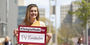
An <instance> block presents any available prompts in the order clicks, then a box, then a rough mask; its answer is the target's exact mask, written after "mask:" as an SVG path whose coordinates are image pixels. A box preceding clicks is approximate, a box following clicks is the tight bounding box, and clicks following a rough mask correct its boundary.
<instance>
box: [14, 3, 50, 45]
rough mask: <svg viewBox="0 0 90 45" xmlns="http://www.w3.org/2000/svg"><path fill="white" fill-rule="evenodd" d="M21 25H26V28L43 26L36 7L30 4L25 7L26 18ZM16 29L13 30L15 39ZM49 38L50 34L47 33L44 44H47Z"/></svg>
mask: <svg viewBox="0 0 90 45" xmlns="http://www.w3.org/2000/svg"><path fill="white" fill-rule="evenodd" d="M21 25H27V26H45V24H44V23H43V22H41V21H39V10H38V7H37V5H35V4H30V5H28V6H27V10H26V16H25V19H24V21H23V23H22V24H21ZM17 33H18V29H15V30H14V34H15V36H16V37H17V36H18V34H17ZM50 38H51V33H47V35H46V43H48V42H49V40H50ZM23 45H34V44H23Z"/></svg>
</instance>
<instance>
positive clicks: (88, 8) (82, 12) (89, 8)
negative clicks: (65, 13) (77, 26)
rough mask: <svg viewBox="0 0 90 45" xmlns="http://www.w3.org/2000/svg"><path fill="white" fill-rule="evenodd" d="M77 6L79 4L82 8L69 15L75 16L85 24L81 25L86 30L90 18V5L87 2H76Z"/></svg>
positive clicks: (83, 0)
mask: <svg viewBox="0 0 90 45" xmlns="http://www.w3.org/2000/svg"><path fill="white" fill-rule="evenodd" d="M75 4H78V5H79V6H80V8H78V9H77V10H76V11H74V12H72V11H69V14H71V15H73V14H75V15H76V16H77V17H78V18H79V19H80V20H81V21H83V23H82V24H81V25H82V27H83V28H86V24H87V20H88V18H90V17H89V16H90V3H87V2H86V1H85V0H82V1H81V2H75Z"/></svg>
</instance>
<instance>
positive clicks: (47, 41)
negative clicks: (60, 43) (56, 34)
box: [46, 33, 52, 43]
mask: <svg viewBox="0 0 90 45" xmlns="http://www.w3.org/2000/svg"><path fill="white" fill-rule="evenodd" d="M51 37H52V33H47V34H46V43H49V41H50V39H51Z"/></svg>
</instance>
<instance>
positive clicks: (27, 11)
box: [23, 4, 39, 25]
mask: <svg viewBox="0 0 90 45" xmlns="http://www.w3.org/2000/svg"><path fill="white" fill-rule="evenodd" d="M32 7H37V11H38V15H37V17H36V20H37V21H39V10H38V6H37V5H36V4H30V5H28V6H27V9H26V16H25V19H24V21H23V23H24V24H25V25H31V24H30V9H31V8H32Z"/></svg>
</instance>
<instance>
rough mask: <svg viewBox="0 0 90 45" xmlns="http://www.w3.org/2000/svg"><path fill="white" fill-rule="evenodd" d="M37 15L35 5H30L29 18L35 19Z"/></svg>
mask: <svg viewBox="0 0 90 45" xmlns="http://www.w3.org/2000/svg"><path fill="white" fill-rule="evenodd" d="M37 16H38V10H37V7H32V8H31V9H30V19H36V17H37Z"/></svg>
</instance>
